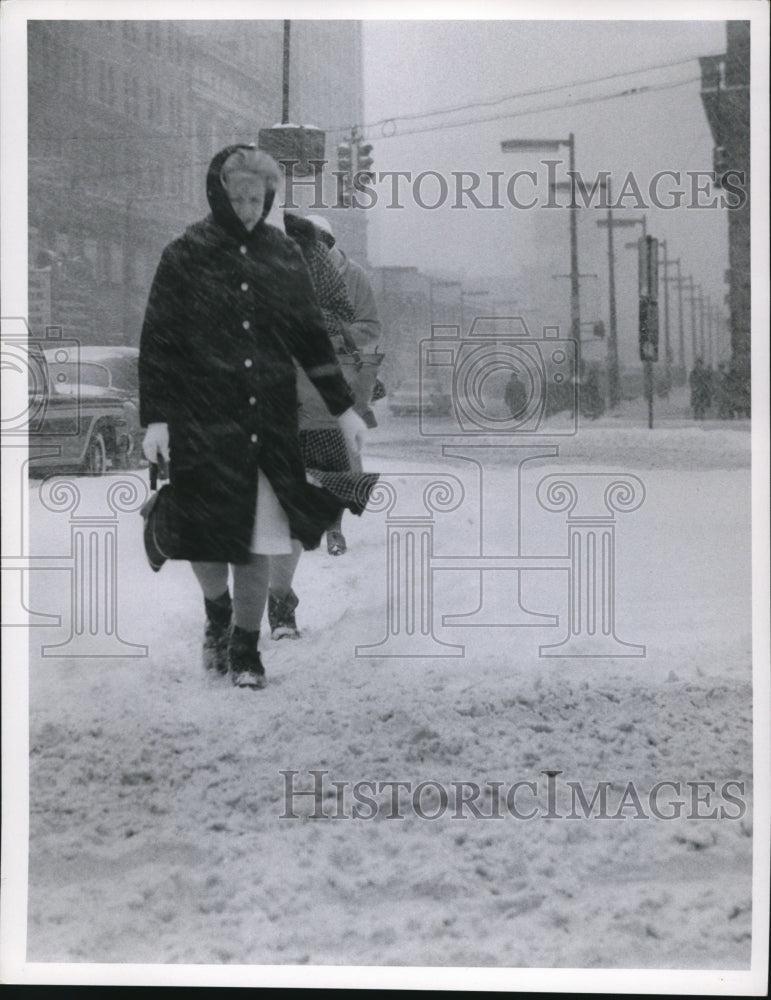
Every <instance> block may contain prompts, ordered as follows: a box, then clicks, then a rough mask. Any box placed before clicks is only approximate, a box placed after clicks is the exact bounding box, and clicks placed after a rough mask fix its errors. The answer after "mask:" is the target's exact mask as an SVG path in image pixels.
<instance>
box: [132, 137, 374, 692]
mask: <svg viewBox="0 0 771 1000" xmlns="http://www.w3.org/2000/svg"><path fill="white" fill-rule="evenodd" d="M279 176H280V175H279V170H278V166H277V164H276V163H275V161H274V160H272V159H271V158H270V157H269V156H267V155H266V154H264V153H261V152H258V151H257V150H255V149H254V148H253V147H249V146H230V147H228V148H227V149H224V150H222V151H221V152H220V153H218V154H217V155H216V156H215V157H214V159H213V160H212V162H211V165H210V167H209V170H208V174H207V180H206V193H207V197H208V200H209V206H210V208H211V214H210V215H209V216H207V217H206V218H205V219H203V220H202V221H200V222H197V223H195V224H194V225H192V226H190V227H189V228H188V229H187V230H186V232H185V233H184V235H183V236H181V237H180V238H178V239H176V240H174V241H173V242H172V243H170V244H169V245H168V246H167V247H166V249H165V250H164V251H163V254H162V256H161V261H160V263H159V265H158V269H157V271H156V274H155V278H154V281H153V285H152V288H151V291H150V297H149V301H148V305H147V311H146V315H145V321H144V326H143V329H142V340H141V347H140V358H139V377H140V416H141V420H142V424H143V426H145V427H147V433H146V436H145V442H144V451H145V455H146V457H147V458H148V460H149V461H151V462H155V461H157V459H158V455H159V454H160V455H162V456H163V457H164V459H167V460H168V461H169V475H170V481H171V484H172V487H173V490H174V497H175V501H176V504H177V505H178V507H179V510H180V535H181V537H180V550H179V553H178V557H179V558H182V559H187V560H189V561H190V562H191V564H192V567H193V570H194V572H195V575H196V577H197V579H198V581H199V583H200V585H201V588H202V591H203V595H204V604H205V609H206V619H207V621H206V632H205V640H204V661H205V664H206V665H207V667H208V668H209V669H210V670H211V671H213V672H214V673H223V674H224V673H227V672H228V671H229V672H230V676H231V680H232V681H233V683H234V684H236V685H238V686H242V687H252V688H259V687H263V686H264V682H265V671H264V668H263V665H262V662H261V658H260V653H259V651H258V648H257V645H258V640H259V629H260V624H261V621H262V615H263V613H264V609H265V603H266V599H267V592H268V580H269V572H270V557H271V555H279V554H285V553H290V552H291V551H292V539H297V540H298V541H299V542H300V543H301V544H302V546H303V547H304V548H308V549H312V548H315V547H316V546H318V544H319V542H320V540H321V537H322V535H323V534H324V532H325V530H326V529H327V528H328V527H329V525H330V524H332V523H333V522H334V520H335V518H336V516H337V514H338V513H339V510H340V508H341V506H343V505H347V506H348V507H349V509H351V510H353V511H354V513H358V514H360V513H361V512H362V510H363V509H364V506H365V504H366V500H367V497H368V495H369V490H371V487H372V485H374V482H375V480H376V478H377V477H375V476H371V477H370V478H369V480H368V481H367V482H366V483H365V484H364V486H365V487H366V488H365V489H363V490H362V494H361V495H360V496H358V497H357V498H355V499H352V498H350V497H347V498H341V497H339V496H336V495H335V494H334V493H333V492H332V491H331V490H330V489H327V488H326V487H323V486H320V485H318V483H317V482H316V483H314V482H308V479H307V477H306V471H305V465H304V462H303V457H302V453H301V450H300V444H299V438H298V427H297V409H298V402H297V389H296V376H295V364H294V359H296V360H297V361H298V362H299V364H300V365H301V366H302V368H303V369H304V371H305V372H306V374H307V376H308V378H309V379H310V380H311V382H312V383H313V385H314V386H315V388H316V389H317V391H318V392H319V394H320V395H321V397H322V398H323V400H324V403H325V404H326V406H327V408H328V410H329V412H330V413H331V414H333V415H334V416H335V417H336V418H337V420H338V422H339V426H340V430H341V431H342V433H343V435H344V436H345V439H346V441H347V443H348V444H349V446H350V447H351V448H352V450H354V451H357V450H359V449H360V447H361V442H362V440H363V435H364V423H363V421H362V420H361V418H360V417H359V416H358V415H357V414H356V413H355V412H354V410H353V409H352V404H353V397H352V395H351V392H350V389H349V388H348V385H347V383H346V381H345V379H344V377H343V375H342V372H341V370H340V366H339V364H338V361H337V358H336V356H335V352H334V349H333V347H332V344H331V343H330V340H329V336H328V335H327V331H326V328H325V325H324V321H323V318H322V315H321V312H320V309H319V306H318V303H317V300H316V296H315V294H314V291H313V287H312V285H311V281H310V277H309V274H308V270H307V267H306V265H305V262H304V261H303V257H302V255H301V253H300V251H299V249H298V247H297V245H296V244H295V243H294V242H293V241H292V240H290V239H288V238H287V237H286V236H285V235H284V234H282V233H280V232H279V231H278V230H276V229H275V228H274V227H273V226H269V225H266V224H265V217H266V216H267V214H268V212H269V210H270V207H271V204H272V202H273V199H274V196H275V192H276V188H277V185H278V182H279ZM229 566H230V567H231V568H232V573H233V596H232V601H231V596H230V591H229V588H228V569H229Z"/></svg>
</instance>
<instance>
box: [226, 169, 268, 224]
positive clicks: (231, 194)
mask: <svg viewBox="0 0 771 1000" xmlns="http://www.w3.org/2000/svg"><path fill="white" fill-rule="evenodd" d="M225 191H226V192H227V195H228V198H229V199H230V204H231V205H232V206H233V211H234V212H235V213H236V215H237V216H238V218H239V219H240V220H241V222H242V223H243V224H244V226H245V227H246V228H247V229H248V230H249V232H251V231H252V230H253V229H254V227H255V226H256V225H257V223H258V222H259V221H260V219H261V218H262V209H263V206H264V204H265V181H264V180H263V179H262V177H257V176H255V175H254V174H247V173H236V174H231V175H230V177H228V180H227V183H226V184H225Z"/></svg>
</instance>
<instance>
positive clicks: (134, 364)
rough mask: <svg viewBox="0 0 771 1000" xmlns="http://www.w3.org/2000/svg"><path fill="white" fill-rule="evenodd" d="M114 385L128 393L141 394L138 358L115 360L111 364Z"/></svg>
mask: <svg viewBox="0 0 771 1000" xmlns="http://www.w3.org/2000/svg"><path fill="white" fill-rule="evenodd" d="M109 366H110V371H111V372H112V384H113V385H114V386H115V388H116V389H124V390H125V391H126V392H134V393H138V392H139V365H138V359H137V358H115V359H114V360H112V361H110V362H109Z"/></svg>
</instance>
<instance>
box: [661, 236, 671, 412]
mask: <svg viewBox="0 0 771 1000" xmlns="http://www.w3.org/2000/svg"><path fill="white" fill-rule="evenodd" d="M659 246H661V247H663V249H664V384H665V385H666V390H667V393H666V394H667V398H668V397H669V389H670V386H671V384H672V367H671V365H672V349H671V347H670V344H669V281H668V280H667V269H668V267H669V258H668V257H667V241H666V240H661V241H660V243H659Z"/></svg>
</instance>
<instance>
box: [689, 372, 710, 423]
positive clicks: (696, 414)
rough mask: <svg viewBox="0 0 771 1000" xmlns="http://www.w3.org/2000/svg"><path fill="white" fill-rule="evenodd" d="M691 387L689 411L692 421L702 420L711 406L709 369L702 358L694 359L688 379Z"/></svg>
mask: <svg viewBox="0 0 771 1000" xmlns="http://www.w3.org/2000/svg"><path fill="white" fill-rule="evenodd" d="M688 381H689V383H690V386H691V409H692V410H693V418H694V420H704V418H705V417H706V415H707V410H708V409H709V408H710V406H711V404H712V385H711V382H712V379H711V373H710V371H709V369H707V368H706V367H705V365H704V361H703V360H702V358H696V363H695V364H694V366H693V370H692V371H691V374H690V376H689V379H688Z"/></svg>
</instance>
